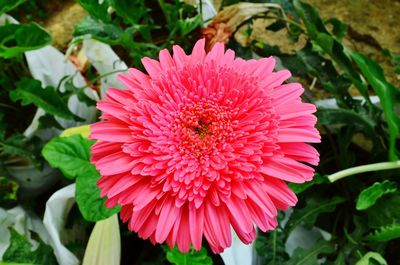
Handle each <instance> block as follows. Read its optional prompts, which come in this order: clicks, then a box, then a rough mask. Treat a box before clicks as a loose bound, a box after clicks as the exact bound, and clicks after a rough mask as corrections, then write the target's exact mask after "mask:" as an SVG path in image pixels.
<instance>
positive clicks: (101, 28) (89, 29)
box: [73, 17, 125, 45]
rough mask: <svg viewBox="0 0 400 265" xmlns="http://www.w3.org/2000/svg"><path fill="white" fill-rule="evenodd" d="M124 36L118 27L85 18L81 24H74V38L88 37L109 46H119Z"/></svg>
mask: <svg viewBox="0 0 400 265" xmlns="http://www.w3.org/2000/svg"><path fill="white" fill-rule="evenodd" d="M124 34H125V33H124V31H123V30H122V29H121V28H120V27H118V26H116V25H114V24H106V23H103V22H102V21H100V20H96V19H94V18H91V17H85V18H84V19H83V20H82V22H80V23H79V24H76V25H75V27H74V33H73V35H74V37H77V36H82V35H90V36H91V37H92V38H93V39H95V40H98V41H101V42H104V43H107V44H110V45H116V44H120V43H121V42H122V38H123V37H124Z"/></svg>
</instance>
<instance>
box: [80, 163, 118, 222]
mask: <svg viewBox="0 0 400 265" xmlns="http://www.w3.org/2000/svg"><path fill="white" fill-rule="evenodd" d="M99 178H100V175H99V173H98V172H97V170H96V168H95V167H94V166H93V165H91V166H90V167H89V168H88V169H87V170H85V171H84V173H80V174H79V176H78V178H77V179H76V193H75V199H76V202H77V204H78V207H79V210H80V212H81V213H82V215H83V217H84V218H85V219H86V220H87V221H91V222H96V221H100V220H103V219H105V218H108V217H110V216H111V215H113V214H115V213H118V212H119V211H120V207H119V206H117V207H114V208H107V207H106V206H105V205H104V202H105V200H106V199H105V198H101V197H100V190H99V188H98V187H97V185H96V183H97V181H98V180H99Z"/></svg>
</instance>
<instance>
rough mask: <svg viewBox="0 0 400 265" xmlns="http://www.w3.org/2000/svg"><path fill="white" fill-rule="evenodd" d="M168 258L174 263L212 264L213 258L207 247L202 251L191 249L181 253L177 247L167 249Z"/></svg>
mask: <svg viewBox="0 0 400 265" xmlns="http://www.w3.org/2000/svg"><path fill="white" fill-rule="evenodd" d="M167 260H168V261H169V262H171V263H172V264H174V265H212V264H213V262H212V259H211V258H210V257H209V256H208V255H207V250H206V249H205V248H202V249H200V251H195V250H193V249H191V250H190V251H189V252H188V253H181V252H180V251H179V250H178V249H177V248H176V247H175V248H172V249H169V250H168V251H167Z"/></svg>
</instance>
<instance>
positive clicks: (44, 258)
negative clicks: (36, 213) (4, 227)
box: [3, 228, 58, 265]
mask: <svg viewBox="0 0 400 265" xmlns="http://www.w3.org/2000/svg"><path fill="white" fill-rule="evenodd" d="M10 234H11V238H10V245H9V247H8V248H7V250H6V252H4V255H3V261H5V262H19V263H32V264H46V265H53V264H54V265H57V264H58V263H57V260H56V257H55V256H54V252H53V249H52V248H51V247H50V246H48V245H46V244H45V243H43V242H42V241H41V240H40V238H39V246H38V248H37V249H36V250H34V251H32V250H31V249H32V245H31V243H30V242H29V241H28V240H27V239H26V238H25V237H24V236H23V235H20V234H19V233H18V232H17V231H15V230H14V228H10Z"/></svg>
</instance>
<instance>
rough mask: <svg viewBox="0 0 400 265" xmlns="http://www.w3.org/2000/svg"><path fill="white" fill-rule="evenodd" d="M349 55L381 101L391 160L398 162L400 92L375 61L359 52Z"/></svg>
mask: <svg viewBox="0 0 400 265" xmlns="http://www.w3.org/2000/svg"><path fill="white" fill-rule="evenodd" d="M349 54H350V56H351V57H352V59H353V60H354V62H355V63H356V64H357V66H358V67H359V68H360V69H361V72H362V73H363V75H364V76H365V78H366V79H367V80H368V83H369V84H370V85H371V86H372V88H373V89H374V91H375V92H376V94H377V95H378V97H379V99H380V103H381V105H382V107H383V111H384V113H385V118H386V121H387V123H388V127H389V159H390V160H392V161H394V160H397V158H398V154H399V151H398V150H397V148H396V139H397V138H398V137H399V135H400V118H399V117H398V115H397V114H396V113H395V102H396V101H395V100H396V96H398V95H399V93H400V92H399V90H398V89H397V88H396V87H394V86H393V85H392V84H390V83H389V82H388V81H386V78H385V75H384V73H383V70H382V68H381V67H380V66H379V65H378V64H377V63H376V62H375V61H373V60H372V59H370V58H368V57H366V56H364V55H362V54H360V53H357V52H351V53H349Z"/></svg>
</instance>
